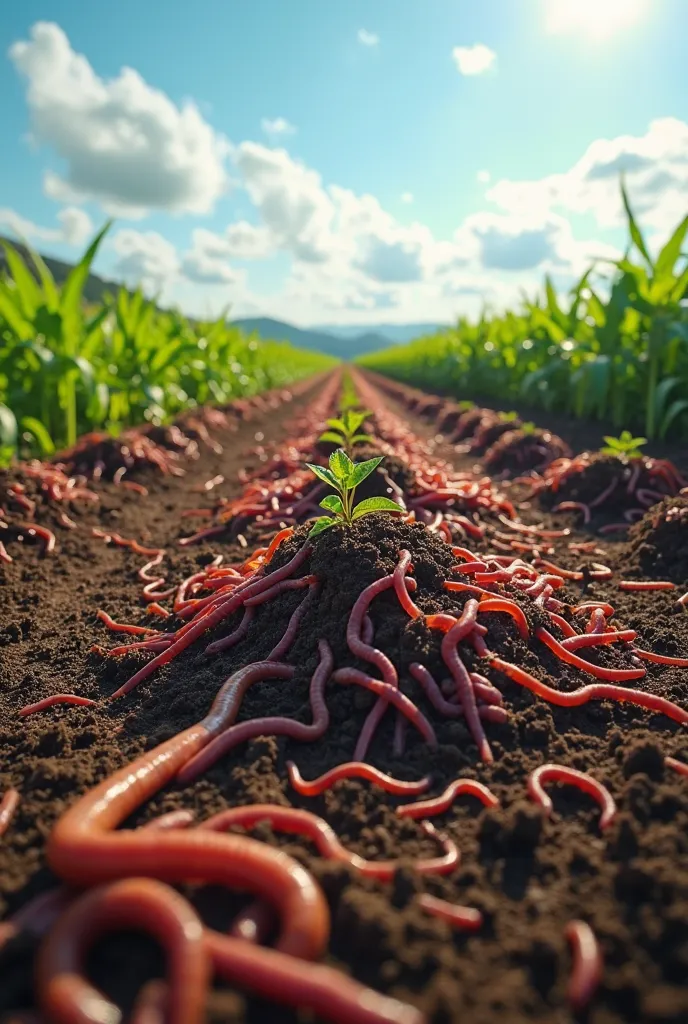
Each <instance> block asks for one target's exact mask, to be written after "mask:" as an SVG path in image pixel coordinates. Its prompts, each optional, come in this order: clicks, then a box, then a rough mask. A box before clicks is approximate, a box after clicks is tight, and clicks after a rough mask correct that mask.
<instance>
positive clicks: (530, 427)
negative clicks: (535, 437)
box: [519, 420, 537, 434]
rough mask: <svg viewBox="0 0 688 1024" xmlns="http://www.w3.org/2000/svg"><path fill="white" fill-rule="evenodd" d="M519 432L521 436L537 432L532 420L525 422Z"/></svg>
mask: <svg viewBox="0 0 688 1024" xmlns="http://www.w3.org/2000/svg"><path fill="white" fill-rule="evenodd" d="M519 430H520V431H521V433H522V434H534V433H535V431H536V430H537V427H536V426H535V424H534V423H533V421H532V420H527V421H526V422H525V423H522V424H521V426H520V427H519Z"/></svg>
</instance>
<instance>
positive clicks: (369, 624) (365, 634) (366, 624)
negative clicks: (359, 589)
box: [361, 615, 375, 646]
mask: <svg viewBox="0 0 688 1024" xmlns="http://www.w3.org/2000/svg"><path fill="white" fill-rule="evenodd" d="M374 636H375V627H374V626H373V620H372V619H371V617H370V615H364V616H363V623H362V625H361V640H362V641H363V643H364V644H366V645H368V646H369V645H370V644H371V643H372V642H373V637H374Z"/></svg>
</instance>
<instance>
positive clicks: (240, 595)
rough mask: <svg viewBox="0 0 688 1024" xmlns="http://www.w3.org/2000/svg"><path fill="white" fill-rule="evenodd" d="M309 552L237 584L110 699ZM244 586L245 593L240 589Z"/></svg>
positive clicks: (288, 571)
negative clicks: (258, 576) (265, 573)
mask: <svg viewBox="0 0 688 1024" xmlns="http://www.w3.org/2000/svg"><path fill="white" fill-rule="evenodd" d="M310 552H311V546H310V545H309V544H304V546H303V547H302V548H301V549H300V550H299V551H297V553H296V554H295V555H294V557H293V558H292V559H290V561H289V562H287V563H286V565H283V566H282V567H281V569H277V570H275V571H274V572H272V573H270V574H269V575H268V576H263V577H261V578H260V579H258V580H255V581H254V580H252V581H251V582H248V581H247V584H246V585H244V584H240V585H239V586H238V587H237V588H236V590H235V591H234V592H233V593H232V594H231V595H230V596H229V597H228V598H227V600H225V601H223V602H222V603H221V604H220V605H219V606H218V607H217V608H215V609H214V610H213V611H212V612H210V613H209V614H208V615H204V616H202V617H201V618H200V620H199V621H196V622H194V623H188V624H187V626H186V627H182V629H181V630H179V631H178V633H176V634H175V635H174V636H175V639H174V642H173V643H172V644H171V645H170V646H169V647H168V648H167V650H165V651H162V652H161V653H160V654H157V655H156V656H155V657H154V658H153V660H152V661H149V662H148V664H147V665H144V666H143V668H141V669H139V671H138V672H136V673H135V674H134V675H133V676H132V677H131V679H129V680H128V681H127V682H126V683H124V685H123V686H120V688H119V689H118V690H116V691H115V693H113V695H112V696H113V697H122V696H123V695H124V694H126V693H129V692H130V691H131V690H133V688H134V687H135V686H138V684H139V683H140V682H142V681H143V680H144V679H147V678H148V676H149V675H151V673H152V672H154V671H155V670H156V668H159V667H160V666H161V665H167V664H168V662H170V661H172V659H173V658H175V657H176V656H177V654H180V653H181V652H182V651H183V650H185V649H186V648H187V647H188V646H189V645H190V644H192V643H193V642H194V640H196V639H197V638H198V637H199V636H201V635H202V634H203V633H205V632H206V631H207V630H208V629H211V628H214V627H215V626H217V625H218V624H219V623H220V622H222V620H223V619H226V618H227V617H228V616H229V615H231V614H232V612H234V611H235V610H236V609H237V608H238V607H239V605H240V604H243V602H244V600H245V599H246V598H247V597H252V596H253V595H254V594H256V593H260V592H261V591H262V590H267V589H268V587H270V586H272V584H273V583H277V582H279V580H281V579H286V577H287V576H289V575H290V574H291V573H292V572H294V570H295V569H297V568H298V567H299V566H300V565H301V564H302V563H303V562H304V561H305V560H306V558H308V555H309V554H310ZM244 586H245V589H243V588H244ZM188 627H190V628H188ZM211 646H212V645H211Z"/></svg>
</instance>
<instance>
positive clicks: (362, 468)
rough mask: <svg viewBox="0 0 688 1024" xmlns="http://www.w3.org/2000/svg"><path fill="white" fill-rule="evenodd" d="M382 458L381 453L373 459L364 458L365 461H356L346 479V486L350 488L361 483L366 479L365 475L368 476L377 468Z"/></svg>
mask: <svg viewBox="0 0 688 1024" xmlns="http://www.w3.org/2000/svg"><path fill="white" fill-rule="evenodd" d="M383 458H384V456H383V455H379V456H377V457H376V458H374V459H366V461H365V462H358V463H357V464H356V465H355V467H354V471H353V473H352V474H351V476H350V477H349V479H348V481H347V484H348V486H349V487H352V488H353V487H358V485H359V484H360V483H362V482H363V481H364V480H365V479H366V477H369V476H370V474H371V473H373V472H374V471H375V470H376V469H377V467H378V466H379V465H380V463H381V462H382V460H383Z"/></svg>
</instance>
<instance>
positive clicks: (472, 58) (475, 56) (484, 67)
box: [452, 43, 497, 75]
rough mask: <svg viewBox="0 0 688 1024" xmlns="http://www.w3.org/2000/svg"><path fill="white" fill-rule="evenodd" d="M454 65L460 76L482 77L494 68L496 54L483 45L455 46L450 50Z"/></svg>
mask: <svg viewBox="0 0 688 1024" xmlns="http://www.w3.org/2000/svg"><path fill="white" fill-rule="evenodd" d="M452 57H453V58H454V63H455V64H456V67H457V69H458V71H459V72H460V74H462V75H482V74H484V73H485V72H486V71H489V70H490V68H491V67H494V64H495V61H496V60H497V54H496V53H495V52H494V50H491V49H490V47H489V46H485V44H484V43H476V44H475V46H455V47H454V49H453V50H452Z"/></svg>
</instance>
